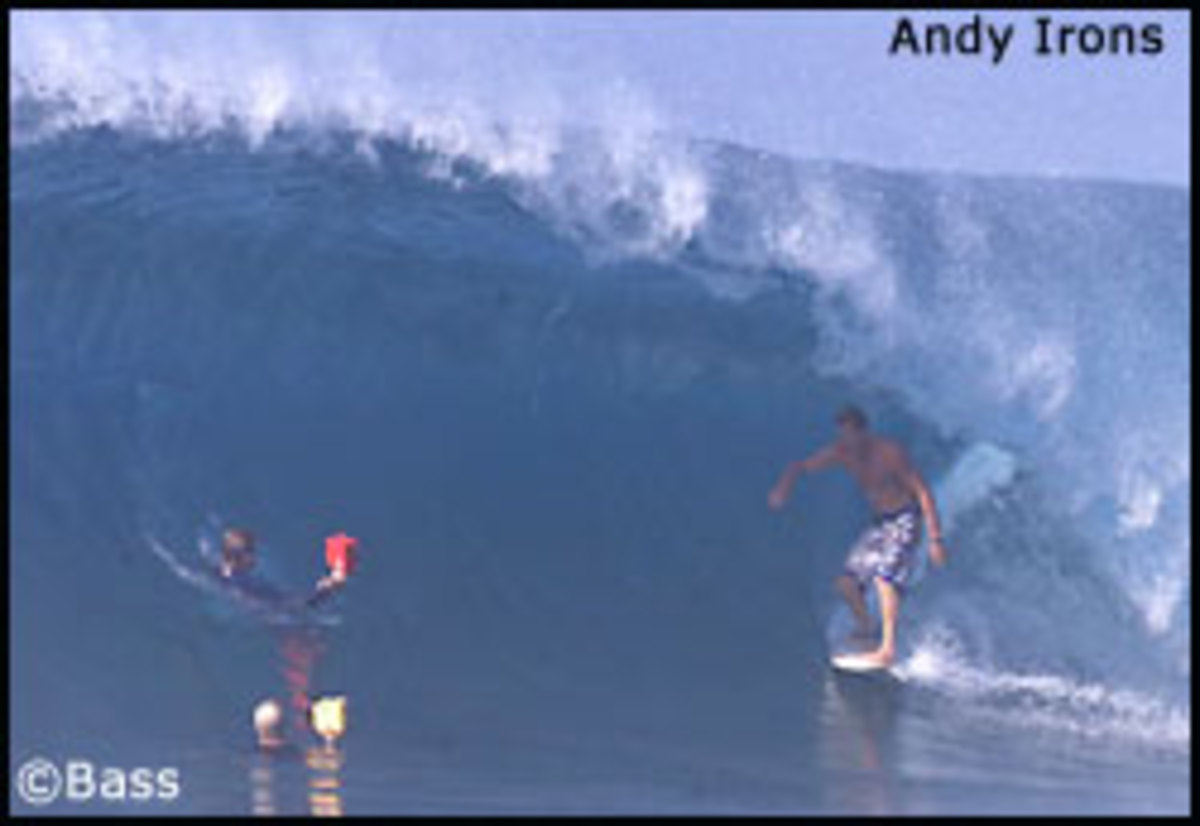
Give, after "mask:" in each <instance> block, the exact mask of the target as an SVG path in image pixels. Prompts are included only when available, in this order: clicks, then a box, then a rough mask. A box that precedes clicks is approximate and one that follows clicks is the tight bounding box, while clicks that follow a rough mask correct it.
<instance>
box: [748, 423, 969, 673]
mask: <svg viewBox="0 0 1200 826" xmlns="http://www.w3.org/2000/svg"><path fill="white" fill-rule="evenodd" d="M835 421H836V423H837V428H838V432H837V438H836V439H835V440H834V442H833V443H832V444H831V445H829V446H828V447H825V448H823V449H822V450H819V451H817V452H816V453H815V454H813V455H812V456H810V457H809V458H808V459H804V460H802V461H795V462H791V463H789V464H788V466H787V468H786V469H785V470H784V472H783V475H782V476H781V477H780V478H779V481H778V482H777V483H776V485H775V487H773V488H772V489H771V492H770V494H769V495H768V497H767V502H768V504H769V505H770V507H771V508H773V509H775V510H779V509H780V508H782V507H783V506H784V504H785V503H786V502H787V499H788V497H789V496H790V495H791V493H792V489H793V488H794V487H795V485H796V480H797V478H799V476H800V475H801V474H802V473H812V472H815V471H818V470H825V469H826V468H830V467H834V466H841V467H843V468H845V470H846V471H847V472H848V473H849V474H850V475H851V476H852V477H854V479H855V480H856V481H857V482H858V483H859V485H860V486H861V487H862V489H863V492H864V493H865V494H866V496H867V500H868V501H869V502H870V504H871V509H872V511H873V512H874V517H873V518H872V520H871V524H870V526H868V527H867V529H866V530H865V531H863V533H862V535H861V536H860V537H859V538H858V540H857V542H855V544H854V546H853V547H852V548H851V550H850V553H849V554H848V555H847V557H846V562H845V568H844V571H843V573H842V574H841V575H840V576H839V577H838V578H837V580H836V583H835V584H836V586H837V590H838V592H839V593H841V595H842V597H843V598H844V599H845V600H846V603H847V604H848V605H849V606H850V610H851V612H852V613H853V614H854V620H855V630H854V633H853V634H852V635H851V638H852V639H853V638H857V639H860V640H861V639H870V638H872V637H873V632H872V627H871V618H870V614H868V612H867V606H866V601H865V600H864V592H865V589H866V588H867V587H868V586H870V585H874V587H875V590H876V594H877V596H878V598H879V614H880V618H881V620H882V629H881V636H880V642H879V645H878V647H876V648H875V649H874V650H873V651H869V652H865V653H863V654H862V655H860V656H859V657H858V658H857V659H859V660H860V661H861V662H862V663H863V664H866V665H870V666H873V667H879V668H886V667H887V666H888V665H890V664H891V663H892V661H893V660H894V659H895V656H896V618H897V616H898V614H899V610H900V597H901V595H902V593H903V590H904V588H905V586H906V585H907V584H908V579H909V577H910V576H911V575H912V571H913V567H914V562H915V556H916V551H917V548H918V546H919V545H920V541H921V523H922V521H924V523H925V525H926V526H927V527H928V529H929V558H930V559H931V560H932V561H933V563H934V564H935V565H937V566H939V567H940V566H942V565H944V564H945V563H946V549H945V547H944V546H943V544H942V532H941V526H940V523H939V522H938V515H937V508H936V506H935V504H934V501H933V495H932V494H931V493H930V491H929V486H928V485H926V484H925V480H923V479H922V478H921V475H920V474H919V473H917V471H916V469H915V468H914V467H913V466H912V464H911V463H910V462H909V460H908V457H907V456H906V455H905V452H904V449H903V448H902V447H901V446H900V445H899V444H897V443H896V442H893V441H890V440H888V439H884V438H882V437H880V436H876V435H875V434H874V433H872V432H871V431H870V428H869V426H868V422H867V417H866V415H865V414H864V413H863V412H862V411H861V410H859V409H858V408H857V407H854V406H847V407H844V408H843V409H842V410H841V411H840V412H839V413H838V414H837V417H836V420H835Z"/></svg>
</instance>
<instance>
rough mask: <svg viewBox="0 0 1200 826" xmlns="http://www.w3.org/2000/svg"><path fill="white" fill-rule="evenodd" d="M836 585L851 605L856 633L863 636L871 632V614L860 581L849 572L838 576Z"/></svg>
mask: <svg viewBox="0 0 1200 826" xmlns="http://www.w3.org/2000/svg"><path fill="white" fill-rule="evenodd" d="M836 585H837V589H838V591H839V592H841V595H842V598H843V599H845V600H846V604H847V605H849V606H850V611H851V613H853V614H854V625H855V633H857V634H861V635H863V636H865V635H867V634H870V633H871V615H870V613H868V612H867V603H866V601H865V600H864V599H863V593H862V589H861V588H860V587H859V585H858V582H857V581H856V580H855V579H854V577H852V576H850V575H849V574H842V575H841V576H840V577H838V578H837V582H836Z"/></svg>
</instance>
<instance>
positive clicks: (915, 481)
mask: <svg viewBox="0 0 1200 826" xmlns="http://www.w3.org/2000/svg"><path fill="white" fill-rule="evenodd" d="M900 461H901V462H902V463H903V467H904V479H905V481H906V482H907V483H908V487H909V489H910V490H911V491H912V492H913V494H914V495H915V496H916V497H917V502H918V503H919V504H920V506H921V516H922V517H923V518H924V519H925V525H926V526H927V527H928V529H929V558H930V559H932V560H933V563H934V564H935V565H937V566H939V567H941V566H942V565H945V564H946V548H945V546H944V545H943V544H942V524H941V521H940V520H939V519H938V512H937V503H936V502H934V501H933V492H932V491H930V490H929V485H927V484H925V479H924V478H922V476H921V474H920V473H918V472H917V469H916V468H915V467H913V465H912V463H911V462H910V461H909V460H908V457H907V456H905V455H904V454H903V453H901V457H900Z"/></svg>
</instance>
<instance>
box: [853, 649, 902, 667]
mask: <svg viewBox="0 0 1200 826" xmlns="http://www.w3.org/2000/svg"><path fill="white" fill-rule="evenodd" d="M854 659H856V660H858V661H859V662H861V663H863V664H864V665H871V666H873V667H876V668H887V667H888V666H890V665H891V664H892V661H893V660H895V659H896V653H895V652H894V651H887V650H885V649H883V648H877V649H876V650H874V651H866V652H864V653H862V654H858V655H856V656H855V658H854Z"/></svg>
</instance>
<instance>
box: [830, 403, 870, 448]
mask: <svg viewBox="0 0 1200 826" xmlns="http://www.w3.org/2000/svg"><path fill="white" fill-rule="evenodd" d="M834 421H835V422H836V423H837V427H838V441H840V442H842V443H843V444H847V445H851V446H853V445H856V444H860V443H861V442H862V440H863V439H864V438H866V435H867V427H868V424H867V414H866V413H863V412H862V411H861V410H860V409H858V408H857V407H855V406H854V405H852V404H848V405H846V406H845V407H843V408H842V409H841V410H839V411H838V414H837V416H836V417H835V418H834Z"/></svg>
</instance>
